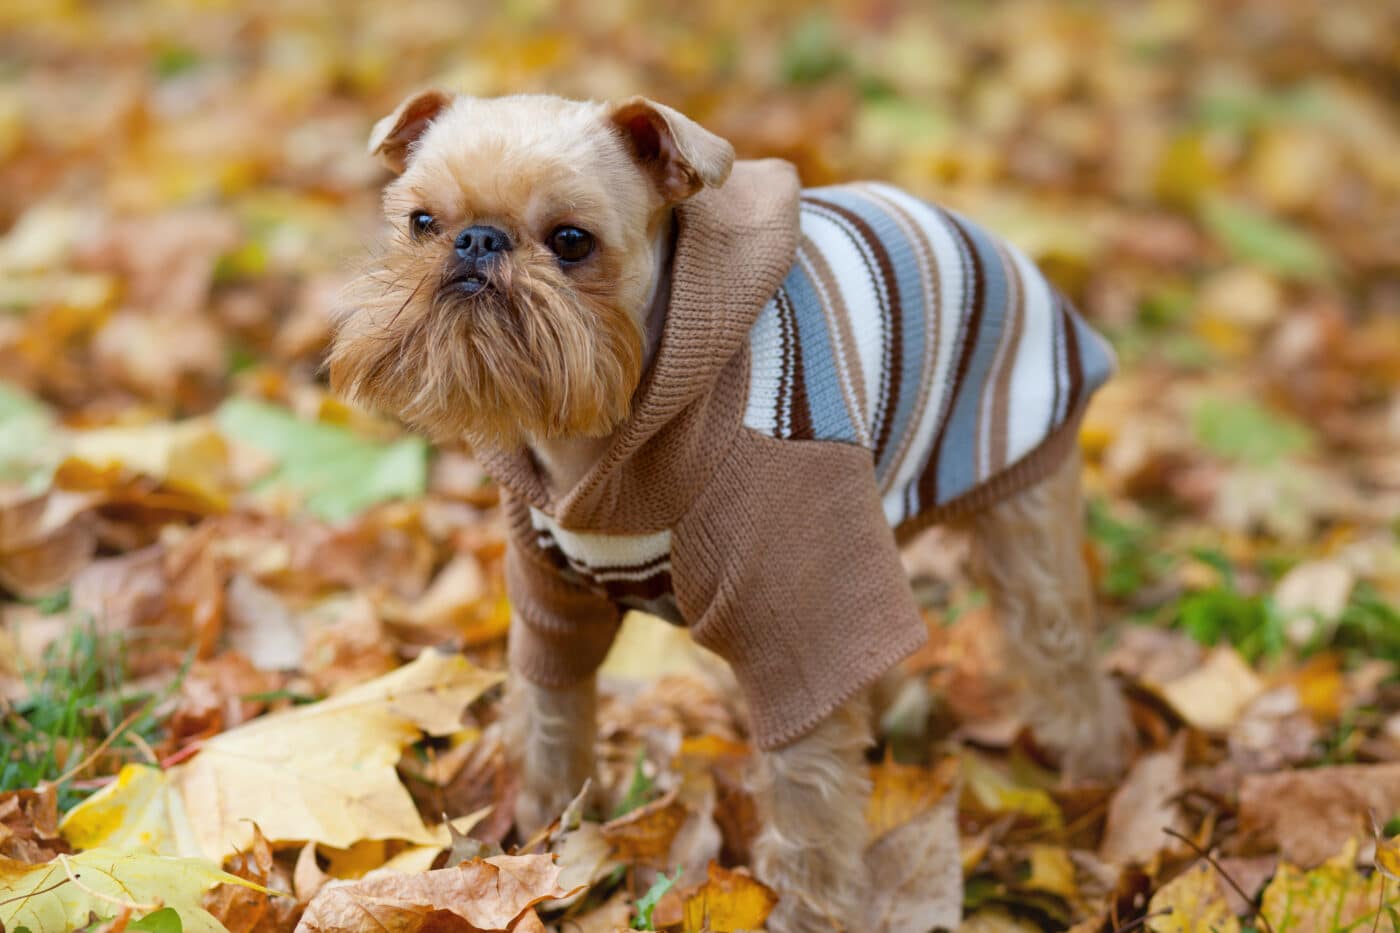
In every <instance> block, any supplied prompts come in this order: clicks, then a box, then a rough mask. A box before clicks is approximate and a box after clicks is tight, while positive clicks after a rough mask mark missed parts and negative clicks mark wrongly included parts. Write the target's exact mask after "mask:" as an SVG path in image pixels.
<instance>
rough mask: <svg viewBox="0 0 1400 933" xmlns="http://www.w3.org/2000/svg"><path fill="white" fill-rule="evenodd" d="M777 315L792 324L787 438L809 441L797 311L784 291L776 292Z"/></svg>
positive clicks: (810, 431) (808, 411)
mask: <svg viewBox="0 0 1400 933" xmlns="http://www.w3.org/2000/svg"><path fill="white" fill-rule="evenodd" d="M778 313H779V314H786V315H787V317H788V320H790V321H791V322H792V385H791V389H790V395H789V400H788V419H789V421H788V437H790V438H793V439H795V440H803V441H809V440H814V439H815V438H816V436H817V435H816V431H815V430H814V429H813V427H812V406H811V404H810V403H809V402H808V400H807V376H806V373H805V372H804V370H803V367H802V331H801V330H800V328H799V327H798V324H797V309H796V308H794V307H793V305H792V299H791V298H790V297H789V296H788V293H787V292H786V291H779V292H778Z"/></svg>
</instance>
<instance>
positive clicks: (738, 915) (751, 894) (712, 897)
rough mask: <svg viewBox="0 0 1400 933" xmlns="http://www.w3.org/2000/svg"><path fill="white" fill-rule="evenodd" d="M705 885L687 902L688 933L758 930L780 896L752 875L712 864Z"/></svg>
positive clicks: (685, 921)
mask: <svg viewBox="0 0 1400 933" xmlns="http://www.w3.org/2000/svg"><path fill="white" fill-rule="evenodd" d="M708 871H709V874H708V877H707V878H706V879H705V883H704V884H703V885H701V886H700V889H699V890H698V891H696V892H695V893H694V894H692V895H690V896H689V897H687V898H686V899H685V907H684V911H685V920H684V929H685V931H686V933H701V931H708V930H713V931H715V933H730V931H734V930H758V929H761V928H762V927H763V923H764V921H765V920H767V919H768V915H769V914H770V913H771V912H772V911H773V907H774V906H775V905H776V904H777V903H778V895H777V894H775V893H773V891H772V890H771V889H770V888H768V887H767V886H766V885H763V884H761V883H760V882H758V881H756V880H754V879H753V877H752V876H750V875H748V874H746V873H744V872H738V871H730V870H729V869H727V868H721V867H720V866H719V865H717V864H716V863H714V862H711V863H710V866H709V870H708Z"/></svg>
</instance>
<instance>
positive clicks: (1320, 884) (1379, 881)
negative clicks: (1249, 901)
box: [1259, 840, 1400, 933]
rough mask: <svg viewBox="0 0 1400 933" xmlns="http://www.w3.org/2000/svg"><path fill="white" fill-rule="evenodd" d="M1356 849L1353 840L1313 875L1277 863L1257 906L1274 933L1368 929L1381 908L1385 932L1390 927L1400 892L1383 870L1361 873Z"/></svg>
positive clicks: (1313, 872) (1399, 900)
mask: <svg viewBox="0 0 1400 933" xmlns="http://www.w3.org/2000/svg"><path fill="white" fill-rule="evenodd" d="M1356 849H1357V846H1356V841H1355V840H1352V841H1349V842H1347V843H1346V844H1345V845H1344V846H1343V847H1342V849H1341V851H1339V852H1338V853H1337V854H1336V855H1335V856H1334V857H1332V858H1330V859H1328V860H1327V861H1326V862H1324V863H1323V864H1321V865H1319V866H1318V867H1317V868H1314V869H1312V870H1311V871H1304V870H1302V869H1300V868H1298V867H1296V866H1294V865H1290V864H1289V863H1288V862H1287V861H1285V862H1283V863H1281V864H1280V865H1279V867H1278V871H1277V873H1275V874H1274V879H1273V880H1272V881H1270V882H1269V886H1268V887H1267V888H1265V889H1264V897H1263V899H1262V900H1261V901H1260V904H1259V912H1260V913H1261V914H1263V915H1264V916H1266V917H1268V918H1269V923H1270V925H1271V926H1272V927H1273V929H1274V933H1314V931H1332V930H1353V931H1361V930H1370V929H1371V927H1372V926H1373V925H1374V924H1375V923H1376V912H1377V911H1378V910H1380V911H1381V912H1382V917H1381V920H1383V921H1386V923H1385V924H1383V925H1382V927H1381V928H1382V929H1385V928H1386V927H1387V926H1389V920H1388V917H1389V915H1390V912H1391V911H1393V910H1395V909H1397V907H1400V890H1397V888H1396V886H1394V885H1387V884H1386V881H1387V879H1386V876H1385V875H1383V874H1381V873H1379V872H1377V873H1375V874H1372V875H1369V876H1365V875H1362V874H1361V873H1360V872H1358V871H1357V870H1356ZM1383 889H1384V892H1385V901H1384V903H1382V900H1381V893H1382V890H1383Z"/></svg>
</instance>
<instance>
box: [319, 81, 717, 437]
mask: <svg viewBox="0 0 1400 933" xmlns="http://www.w3.org/2000/svg"><path fill="white" fill-rule="evenodd" d="M369 148H370V151H371V153H372V154H374V155H376V156H378V157H379V158H380V159H381V160H382V161H383V162H384V163H385V164H386V165H387V166H388V167H389V168H390V169H392V170H393V171H395V172H397V173H398V177H397V178H396V179H395V180H394V181H393V182H392V183H390V184H389V185H388V187H387V188H386V189H385V191H384V210H385V214H386V216H387V219H388V221H389V224H390V225H391V228H392V233H391V234H390V237H389V242H388V243H387V245H386V247H385V248H384V249H383V251H382V253H381V255H380V256H378V258H377V259H376V261H374V263H373V264H372V267H371V268H369V269H368V270H366V271H365V272H364V273H363V274H362V275H361V276H360V277H359V278H357V279H356V280H355V282H354V283H352V285H351V287H350V289H349V291H348V292H347V295H346V298H345V300H344V302H343V303H342V307H341V308H340V309H339V310H338V312H337V328H336V335H335V340H334V343H333V345H332V348H331V353H330V358H329V367H330V374H331V382H332V385H333V386H334V387H335V389H336V390H337V391H339V392H341V393H343V394H345V395H346V396H348V397H349V398H351V399H353V400H355V401H357V402H360V403H362V404H365V405H368V406H370V407H373V408H376V409H378V410H381V411H386V412H390V413H393V414H396V415H398V416H399V417H401V418H403V419H404V420H405V421H407V422H408V423H409V424H411V425H413V426H415V427H417V428H419V429H420V430H423V431H425V432H427V433H429V434H430V435H431V436H432V437H434V438H435V439H438V440H453V439H459V438H465V439H467V440H469V441H475V442H487V443H495V444H505V445H510V444H515V443H520V442H528V441H530V440H539V439H545V438H559V437H587V436H602V435H605V434H607V433H609V432H610V431H612V430H613V429H614V428H615V427H616V426H617V425H618V424H619V423H620V422H621V421H622V420H623V419H625V418H626V417H627V415H628V411H629V407H630V402H631V398H632V394H633V391H634V390H635V389H636V387H637V383H638V381H639V379H640V378H641V369H642V359H643V346H644V343H643V341H644V318H645V315H646V310H647V305H648V301H649V298H650V297H651V290H652V289H653V288H654V287H655V285H656V282H657V278H658V275H659V273H660V264H661V261H662V259H663V258H664V248H665V242H666V237H667V230H668V226H669V218H670V209H671V207H672V206H673V205H675V204H676V203H677V202H679V201H682V200H684V199H685V198H688V197H690V196H691V195H693V194H695V193H696V192H697V191H699V190H700V189H701V188H703V187H704V186H706V185H720V184H723V182H724V180H725V178H726V177H727V176H728V174H729V170H730V167H731V166H732V164H733V160H734V151H733V149H732V147H730V145H729V144H728V143H727V142H725V141H724V140H722V139H720V138H719V137H718V136H715V135H714V134H712V133H710V132H708V131H706V130H705V129H703V128H702V127H700V126H699V125H698V124H696V123H695V122H693V121H691V120H689V119H687V118H686V117H684V116H682V115H681V114H679V113H677V112H676V111H674V110H672V109H670V108H669V107H664V106H662V105H661V104H657V103H654V102H652V101H649V100H646V99H644V98H631V99H629V100H625V101H621V102H616V103H596V102H579V101H570V100H564V99H561V98H557V97H544V96H538V97H537V96H522V97H505V98H495V99H479V98H470V97H453V96H451V95H448V94H445V93H443V92H441V91H424V92H422V93H419V94H416V95H414V96H412V97H410V98H409V99H407V100H405V101H404V102H403V103H402V104H400V105H399V107H398V109H396V110H395V111H394V112H393V113H392V114H390V115H389V116H387V117H385V118H384V119H383V120H381V121H380V122H379V123H378V124H376V126H375V127H374V131H373V133H372V134H371V137H370V143H369Z"/></svg>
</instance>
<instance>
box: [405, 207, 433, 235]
mask: <svg viewBox="0 0 1400 933" xmlns="http://www.w3.org/2000/svg"><path fill="white" fill-rule="evenodd" d="M408 229H409V230H410V231H412V233H413V236H414V238H415V239H416V238H418V237H424V236H427V235H428V234H430V233H436V232H437V221H436V220H434V219H433V215H432V214H429V213H428V212H427V211H414V212H413V213H412V214H409V215H408Z"/></svg>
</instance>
